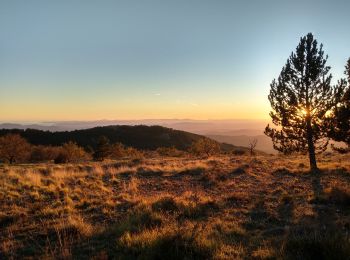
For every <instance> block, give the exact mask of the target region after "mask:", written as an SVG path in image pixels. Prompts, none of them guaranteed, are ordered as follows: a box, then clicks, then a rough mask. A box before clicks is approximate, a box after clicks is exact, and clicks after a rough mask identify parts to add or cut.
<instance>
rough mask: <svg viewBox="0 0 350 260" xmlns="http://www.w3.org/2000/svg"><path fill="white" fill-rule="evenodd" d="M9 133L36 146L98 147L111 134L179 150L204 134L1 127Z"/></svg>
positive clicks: (113, 139) (107, 128)
mask: <svg viewBox="0 0 350 260" xmlns="http://www.w3.org/2000/svg"><path fill="white" fill-rule="evenodd" d="M8 133H18V134H20V135H21V136H23V137H24V138H26V139H27V140H28V141H29V142H30V143H32V144H35V145H39V144H40V145H54V146H55V145H62V144H63V143H66V142H68V141H74V142H76V143H77V144H79V145H81V146H83V147H91V148H96V146H97V143H98V139H99V138H100V137H101V136H105V137H107V138H108V139H109V140H110V142H111V143H116V142H120V143H122V144H124V145H126V146H130V147H134V148H138V149H146V150H155V149H157V148H159V147H175V148H177V149H179V150H186V149H188V148H189V147H190V146H191V145H192V144H193V143H194V142H196V141H197V140H199V139H200V138H204V136H201V135H198V134H193V133H189V132H185V131H179V130H174V129H171V128H166V127H162V126H145V125H138V126H126V125H117V126H103V127H94V128H89V129H81V130H73V131H56V132H52V131H48V130H38V129H1V130H0V136H2V135H5V134H8ZM221 148H222V149H223V150H225V151H230V150H244V151H247V148H244V147H237V146H234V145H231V144H221Z"/></svg>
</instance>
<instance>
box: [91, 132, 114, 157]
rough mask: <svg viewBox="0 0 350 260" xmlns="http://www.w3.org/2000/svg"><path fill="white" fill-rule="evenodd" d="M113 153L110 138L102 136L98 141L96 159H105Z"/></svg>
mask: <svg viewBox="0 0 350 260" xmlns="http://www.w3.org/2000/svg"><path fill="white" fill-rule="evenodd" d="M110 153H111V149H110V144H109V140H108V138H107V137H105V136H100V138H99V139H98V143H97V148H96V151H95V153H94V155H93V157H94V159H95V160H96V161H103V160H104V159H105V158H106V157H108V156H109V155H110Z"/></svg>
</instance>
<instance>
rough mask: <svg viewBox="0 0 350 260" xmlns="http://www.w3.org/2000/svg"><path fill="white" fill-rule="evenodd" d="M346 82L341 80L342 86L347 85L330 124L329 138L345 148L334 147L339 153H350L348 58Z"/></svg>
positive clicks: (349, 74)
mask: <svg viewBox="0 0 350 260" xmlns="http://www.w3.org/2000/svg"><path fill="white" fill-rule="evenodd" d="M345 75H346V76H347V82H345V81H346V80H345V79H343V80H341V82H342V84H346V83H347V89H346V91H345V93H344V95H343V97H342V99H341V102H340V104H339V105H338V106H336V107H335V108H334V111H333V114H332V120H331V124H330V127H329V129H330V133H329V137H330V138H332V139H333V140H335V141H338V142H345V143H346V144H347V146H348V147H347V148H341V147H334V149H335V150H337V151H339V152H349V151H350V58H349V59H348V62H347V64H346V66H345Z"/></svg>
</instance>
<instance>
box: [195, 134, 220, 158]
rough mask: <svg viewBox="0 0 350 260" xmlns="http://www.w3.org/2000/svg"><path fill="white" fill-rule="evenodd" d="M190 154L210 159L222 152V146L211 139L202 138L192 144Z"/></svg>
mask: <svg viewBox="0 0 350 260" xmlns="http://www.w3.org/2000/svg"><path fill="white" fill-rule="evenodd" d="M190 152H191V153H193V154H195V155H205V156H207V157H209V156H211V155H214V154H216V153H219V152H220V144H219V143H218V142H216V141H214V140H211V139H209V138H202V139H199V140H198V141H196V142H194V143H193V144H192V146H191V147H190Z"/></svg>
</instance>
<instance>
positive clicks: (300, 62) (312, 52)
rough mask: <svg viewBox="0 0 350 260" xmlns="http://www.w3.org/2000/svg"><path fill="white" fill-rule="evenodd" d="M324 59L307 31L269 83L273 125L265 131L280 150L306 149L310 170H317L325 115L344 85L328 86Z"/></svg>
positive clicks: (323, 145) (325, 142)
mask: <svg viewBox="0 0 350 260" xmlns="http://www.w3.org/2000/svg"><path fill="white" fill-rule="evenodd" d="M327 58H328V57H327V56H325V55H324V51H323V46H322V44H321V45H320V47H318V43H317V41H316V39H314V37H313V35H312V34H311V33H309V34H308V35H306V36H304V37H302V38H301V39H300V43H299V45H298V46H297V48H296V51H295V53H294V52H292V54H291V55H290V57H289V59H288V60H287V63H286V65H285V66H284V67H283V68H282V71H281V73H280V75H279V77H278V79H277V80H275V79H274V80H273V81H272V83H271V85H270V86H271V90H270V94H269V101H270V103H271V107H272V111H271V112H270V116H271V118H272V122H273V124H274V125H275V126H276V128H272V127H270V125H268V126H267V127H266V129H265V134H266V135H267V136H269V137H271V139H272V142H273V146H274V148H275V149H276V150H278V151H280V152H283V153H286V154H288V153H292V152H308V154H309V160H310V168H311V170H317V163H316V155H315V153H316V152H317V151H324V150H325V149H326V148H327V145H328V138H327V132H328V131H327V127H326V125H327V123H326V121H327V120H326V118H327V115H328V113H329V111H331V110H332V109H333V108H334V107H335V106H336V105H337V103H338V102H339V101H340V99H341V96H342V94H343V91H344V87H345V86H344V84H342V82H341V83H340V84H338V85H336V86H332V85H331V78H332V75H331V74H330V73H329V71H330V67H329V66H327V65H326V63H327Z"/></svg>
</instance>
